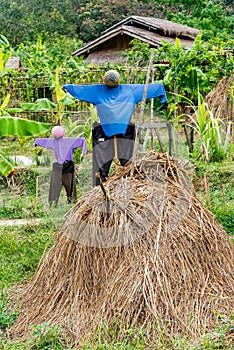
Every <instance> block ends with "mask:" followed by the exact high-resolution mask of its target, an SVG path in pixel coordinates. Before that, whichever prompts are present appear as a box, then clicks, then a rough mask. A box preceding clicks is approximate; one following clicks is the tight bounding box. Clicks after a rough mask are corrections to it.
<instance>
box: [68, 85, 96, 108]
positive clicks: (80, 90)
mask: <svg viewBox="0 0 234 350" xmlns="http://www.w3.org/2000/svg"><path fill="white" fill-rule="evenodd" d="M100 86H101V85H100V84H95V85H72V84H67V85H64V86H63V90H64V91H66V92H69V94H70V95H72V96H73V97H75V98H77V99H78V100H81V101H85V102H89V103H93V104H95V103H96V97H97V94H98V90H99V88H100Z"/></svg>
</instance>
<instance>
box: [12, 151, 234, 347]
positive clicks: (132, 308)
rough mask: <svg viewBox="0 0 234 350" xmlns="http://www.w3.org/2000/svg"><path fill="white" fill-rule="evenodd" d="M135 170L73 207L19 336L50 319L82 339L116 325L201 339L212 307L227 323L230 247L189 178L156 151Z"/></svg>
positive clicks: (32, 288) (232, 285)
mask: <svg viewBox="0 0 234 350" xmlns="http://www.w3.org/2000/svg"><path fill="white" fill-rule="evenodd" d="M130 172H131V164H129V165H128V166H126V167H125V168H123V170H122V172H120V173H119V174H117V175H115V176H113V177H112V178H110V179H109V180H108V181H107V182H106V183H105V184H104V185H105V189H106V191H107V193H108V198H109V200H106V199H105V198H104V195H103V192H102V190H101V189H100V187H96V188H94V189H93V190H91V191H90V192H88V193H86V194H85V195H83V196H82V197H81V198H80V199H79V200H78V202H77V203H76V204H75V206H74V207H73V208H72V210H71V211H70V213H69V214H68V216H67V218H66V220H65V222H64V224H63V226H62V227H61V229H60V231H59V232H57V233H56V236H55V238H56V240H55V244H54V246H53V247H52V248H51V249H50V251H49V252H48V253H47V254H46V255H45V256H44V257H43V258H42V260H41V262H40V264H39V267H38V270H37V271H36V273H35V275H34V277H33V279H32V280H31V281H30V282H29V283H28V284H27V285H26V286H25V288H24V291H23V293H22V294H21V295H20V302H21V305H20V315H19V317H18V319H17V321H16V323H15V324H14V326H13V327H12V329H11V334H12V336H13V337H25V336H26V335H27V334H28V332H29V325H30V324H39V323H43V322H45V321H46V322H49V323H51V324H59V325H61V326H62V327H64V328H65V329H66V330H67V332H69V334H71V335H72V337H73V338H74V339H76V341H79V340H80V339H82V340H83V339H84V338H87V337H89V336H91V334H92V332H93V331H95V329H96V328H97V327H98V325H100V323H102V322H105V323H107V324H108V325H109V326H110V327H111V326H113V325H114V324H115V322H116V320H119V321H120V322H122V323H123V324H125V325H126V324H128V325H138V326H142V327H144V326H145V327H147V328H148V331H149V334H150V333H151V334H154V335H156V334H157V329H158V328H157V327H162V328H165V329H166V330H167V332H169V334H171V335H172V336H173V335H185V334H186V335H187V336H190V337H195V336H198V335H200V334H201V333H202V332H203V331H205V330H207V329H210V328H212V326H213V325H214V324H215V322H216V320H217V314H216V313H215V311H214V310H216V311H217V312H218V313H220V314H222V315H224V316H226V317H228V316H229V314H230V312H231V308H232V307H233V297H234V279H233V267H234V252H233V246H232V244H231V242H230V240H229V237H228V236H227V234H226V233H225V231H224V230H223V228H222V227H221V226H220V225H219V224H218V223H217V222H216V221H215V219H214V217H213V215H212V214H211V213H210V211H208V210H207V209H205V207H204V206H203V205H202V203H201V202H200V201H199V200H198V199H197V198H196V196H195V195H194V194H193V190H192V189H191V188H193V186H192V187H191V188H190V185H189V181H188V178H189V174H188V172H187V171H186V170H185V168H184V167H183V166H182V165H181V164H180V163H179V162H178V161H176V160H174V159H173V158H171V157H168V156H167V155H166V154H156V153H152V152H151V153H150V154H148V155H146V156H145V157H144V158H143V159H142V160H141V161H139V162H138V163H137V164H136V166H135V169H134V174H133V176H132V177H131V176H130ZM191 183H192V181H191ZM156 323H157V327H156V326H155V325H156Z"/></svg>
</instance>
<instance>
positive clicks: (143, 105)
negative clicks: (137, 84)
mask: <svg viewBox="0 0 234 350" xmlns="http://www.w3.org/2000/svg"><path fill="white" fill-rule="evenodd" d="M153 60H154V48H152V50H151V55H150V61H149V65H148V70H147V75H146V82H145V89H144V94H143V98H142V103H141V109H140V116H139V123H138V124H139V125H141V124H142V122H143V116H144V110H145V102H146V95H147V91H148V85H149V78H150V73H151V71H152V65H153ZM139 125H138V126H137V127H136V139H135V144H134V150H133V157H132V170H131V176H132V175H133V170H134V166H135V162H136V151H137V136H138V132H139Z"/></svg>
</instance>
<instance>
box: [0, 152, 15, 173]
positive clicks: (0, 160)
mask: <svg viewBox="0 0 234 350" xmlns="http://www.w3.org/2000/svg"><path fill="white" fill-rule="evenodd" d="M14 172H15V169H14V168H13V166H12V165H11V163H10V162H8V160H7V159H6V158H5V157H3V155H2V154H0V174H2V175H3V176H9V175H11V174H13V173H14Z"/></svg>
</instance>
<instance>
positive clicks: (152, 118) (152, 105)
mask: <svg viewBox="0 0 234 350" xmlns="http://www.w3.org/2000/svg"><path fill="white" fill-rule="evenodd" d="M152 84H154V69H152ZM153 121H154V99H153V98H152V99H151V105H150V122H151V124H153ZM151 149H152V150H154V130H153V129H151Z"/></svg>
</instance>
